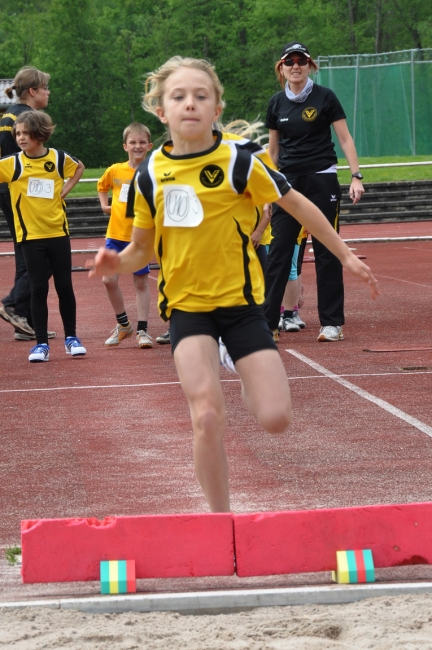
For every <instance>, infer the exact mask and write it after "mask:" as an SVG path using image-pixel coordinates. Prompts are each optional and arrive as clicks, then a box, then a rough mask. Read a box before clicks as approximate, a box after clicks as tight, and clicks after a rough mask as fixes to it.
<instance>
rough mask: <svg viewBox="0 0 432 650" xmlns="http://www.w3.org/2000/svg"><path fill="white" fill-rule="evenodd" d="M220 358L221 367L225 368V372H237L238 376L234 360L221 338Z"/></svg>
mask: <svg viewBox="0 0 432 650" xmlns="http://www.w3.org/2000/svg"><path fill="white" fill-rule="evenodd" d="M219 358H220V362H221V366H223V367H224V368H225V370H228V371H229V372H235V373H236V375H237V374H238V373H237V370H236V369H235V365H234V363H233V360H232V359H231V357H230V355H229V352H228V350H227V349H226V345H225V343H224V342H223V341H222V339H221V338H220V337H219Z"/></svg>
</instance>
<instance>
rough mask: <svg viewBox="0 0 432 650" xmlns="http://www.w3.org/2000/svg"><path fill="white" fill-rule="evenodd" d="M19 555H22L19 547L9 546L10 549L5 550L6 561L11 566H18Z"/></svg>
mask: <svg viewBox="0 0 432 650" xmlns="http://www.w3.org/2000/svg"><path fill="white" fill-rule="evenodd" d="M17 555H21V549H20V547H19V546H9V547H8V548H5V556H6V561H7V563H8V564H10V565H11V566H13V565H14V564H16V561H17Z"/></svg>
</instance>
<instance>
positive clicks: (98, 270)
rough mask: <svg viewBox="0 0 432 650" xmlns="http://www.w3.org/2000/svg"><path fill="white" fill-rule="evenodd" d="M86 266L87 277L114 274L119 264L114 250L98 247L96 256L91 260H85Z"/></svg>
mask: <svg viewBox="0 0 432 650" xmlns="http://www.w3.org/2000/svg"><path fill="white" fill-rule="evenodd" d="M85 265H86V268H88V269H89V278H92V277H94V276H96V275H100V276H103V275H107V276H110V275H115V273H117V272H118V268H119V266H120V259H119V256H118V253H116V251H113V250H110V249H108V248H99V251H98V252H97V253H96V257H94V258H93V259H92V260H87V261H86V263H85Z"/></svg>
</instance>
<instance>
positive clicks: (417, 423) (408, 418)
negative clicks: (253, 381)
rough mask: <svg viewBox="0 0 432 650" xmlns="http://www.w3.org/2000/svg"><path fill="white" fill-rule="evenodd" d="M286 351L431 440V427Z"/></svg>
mask: <svg viewBox="0 0 432 650" xmlns="http://www.w3.org/2000/svg"><path fill="white" fill-rule="evenodd" d="M286 351H287V352H289V353H290V354H292V355H293V356H294V357H297V359H300V361H303V363H306V364H307V365H308V366H310V367H311V368H313V369H314V370H316V371H317V372H320V373H321V374H323V375H325V377H328V378H329V379H332V380H333V381H336V382H337V383H338V384H340V385H341V386H344V387H345V388H348V389H349V390H352V391H353V392H354V393H356V394H357V395H359V396H360V397H363V399H367V400H368V401H369V402H372V403H373V404H375V405H376V406H379V407H380V408H382V409H384V410H385V411H387V412H388V413H391V414H392V415H394V416H395V417H397V418H400V419H401V420H403V421H404V422H407V423H408V424H411V426H413V427H415V428H416V429H418V430H419V431H422V432H423V433H426V434H427V435H428V436H430V437H431V438H432V427H430V426H428V425H427V424H425V423H424V422H421V421H420V420H417V418H414V417H412V415H408V413H405V412H404V411H401V410H400V409H398V408H396V406H393V405H392V404H389V403H388V402H386V401H385V400H383V399H381V398H380V397H376V396H375V395H372V394H371V393H368V392H367V391H366V390H363V389H362V388H359V387H358V386H356V385H355V384H352V383H351V382H350V381H347V380H346V379H343V378H342V377H341V376H340V375H336V374H335V373H334V372H332V371H331V370H327V368H324V366H320V364H319V363H316V362H315V361H312V359H309V358H308V357H305V355H304V354H301V353H300V352H297V351H296V350H286ZM404 374H405V373H404Z"/></svg>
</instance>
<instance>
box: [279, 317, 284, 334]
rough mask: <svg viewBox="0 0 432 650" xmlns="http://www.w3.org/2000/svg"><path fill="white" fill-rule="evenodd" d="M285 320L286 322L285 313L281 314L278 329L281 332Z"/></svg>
mask: <svg viewBox="0 0 432 650" xmlns="http://www.w3.org/2000/svg"><path fill="white" fill-rule="evenodd" d="M283 322H284V317H283V314H281V316H280V318H279V325H278V330H279V331H280V332H282V330H283Z"/></svg>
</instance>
